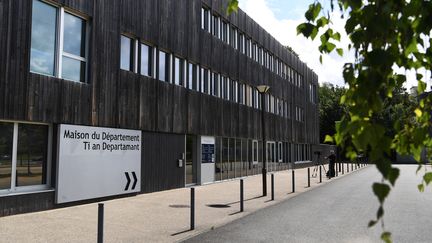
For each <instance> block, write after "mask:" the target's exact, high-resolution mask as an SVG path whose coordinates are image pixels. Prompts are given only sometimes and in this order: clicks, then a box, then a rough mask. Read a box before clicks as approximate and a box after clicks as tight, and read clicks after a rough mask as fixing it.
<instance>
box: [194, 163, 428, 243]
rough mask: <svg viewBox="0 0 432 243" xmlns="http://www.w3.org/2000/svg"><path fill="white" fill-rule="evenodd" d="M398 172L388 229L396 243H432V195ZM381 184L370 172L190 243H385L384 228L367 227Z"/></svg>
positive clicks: (409, 174)
mask: <svg viewBox="0 0 432 243" xmlns="http://www.w3.org/2000/svg"><path fill="white" fill-rule="evenodd" d="M398 167H399V168H400V169H401V176H400V178H399V180H398V181H397V183H396V187H395V188H394V189H393V190H392V192H391V193H390V195H389V198H388V199H387V200H386V202H385V218H384V219H385V221H384V223H385V224H384V226H385V229H386V230H388V231H390V232H392V238H393V242H409V243H417V242H432V230H431V222H432V190H431V188H430V187H429V188H427V189H426V190H425V192H423V193H420V192H419V191H418V190H417V184H418V183H419V182H420V181H421V177H420V174H419V175H416V173H415V171H416V166H415V165H400V166H398ZM429 170H430V167H429ZM380 178H381V177H380V176H379V174H378V172H377V170H376V169H375V167H374V166H369V167H366V168H363V169H361V170H359V171H356V172H354V173H352V174H351V175H348V176H344V177H340V178H336V179H334V181H332V182H330V183H327V184H325V185H323V186H320V187H317V188H315V189H313V190H310V191H308V192H305V193H302V194H300V195H298V196H296V197H293V198H290V199H288V200H286V201H283V202H281V203H279V204H277V205H274V206H272V207H268V208H265V209H262V210H260V211H257V212H255V213H252V214H250V215H248V216H246V217H244V218H241V219H239V220H236V221H233V222H231V223H229V224H227V225H225V226H222V227H220V228H216V229H214V230H211V231H209V232H206V233H204V234H201V235H198V236H196V237H194V238H191V239H188V240H187V241H186V242H332V243H334V242H362V243H363V242H382V241H381V240H380V234H381V232H382V228H381V224H379V225H376V226H374V227H372V228H368V227H367V224H368V222H369V221H370V220H371V219H373V218H374V217H375V215H376V211H377V209H378V201H377V199H376V197H375V196H374V195H373V192H372V187H371V185H372V183H373V182H376V181H380Z"/></svg>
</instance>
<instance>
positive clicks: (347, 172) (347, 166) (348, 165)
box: [346, 163, 349, 173]
mask: <svg viewBox="0 0 432 243" xmlns="http://www.w3.org/2000/svg"><path fill="white" fill-rule="evenodd" d="M346 165H347V173H348V172H349V164H348V163H347V164H346Z"/></svg>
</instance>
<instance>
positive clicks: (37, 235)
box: [0, 166, 356, 243]
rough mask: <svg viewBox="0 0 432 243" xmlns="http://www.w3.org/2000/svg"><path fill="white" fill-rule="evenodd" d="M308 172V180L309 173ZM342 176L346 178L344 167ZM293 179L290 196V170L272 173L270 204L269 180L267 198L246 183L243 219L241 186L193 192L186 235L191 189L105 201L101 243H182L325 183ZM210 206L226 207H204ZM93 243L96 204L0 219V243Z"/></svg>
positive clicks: (256, 182)
mask: <svg viewBox="0 0 432 243" xmlns="http://www.w3.org/2000/svg"><path fill="white" fill-rule="evenodd" d="M349 169H350V171H351V166H350V168H349ZM310 170H311V174H312V170H313V168H310ZM344 171H345V175H347V173H346V167H345V169H344ZM355 172H356V171H355ZM355 172H354V173H355ZM339 175H340V177H343V176H345V175H343V176H342V175H341V173H339ZM340 177H338V178H334V179H331V180H330V181H334V180H338V179H339V178H340ZM295 179H296V180H295V188H296V192H295V193H292V192H291V190H292V189H291V188H292V184H291V180H292V177H291V170H289V171H282V172H277V173H275V200H274V201H270V195H271V191H270V175H269V177H268V196H267V197H261V194H262V191H261V190H262V186H261V180H262V178H261V176H251V177H247V178H245V179H244V188H245V204H244V207H245V211H244V212H242V213H240V212H239V180H231V181H226V182H220V183H213V184H210V185H205V186H198V187H196V189H195V195H196V220H195V230H193V231H189V213H190V209H189V207H188V205H189V203H190V189H189V188H182V189H176V190H170V191H163V192H156V193H150V194H141V195H138V196H135V197H128V198H122V199H116V200H110V201H106V202H105V227H104V240H105V242H176V241H181V240H184V239H187V238H189V237H192V236H194V235H197V234H199V233H202V232H205V231H208V230H210V229H213V228H215V227H219V226H221V225H224V224H227V223H229V222H231V221H233V220H236V219H239V218H241V217H244V216H246V215H248V214H250V213H252V212H255V211H257V210H259V209H262V208H265V207H268V206H271V205H274V204H277V203H280V202H282V201H284V200H286V199H288V198H291V197H294V196H296V195H298V194H299V193H302V192H305V191H308V190H310V189H313V188H315V187H318V186H320V185H323V184H326V183H328V182H329V180H327V179H326V178H325V176H324V172H323V183H321V184H320V183H319V177H316V178H311V186H312V187H311V188H307V168H303V169H296V170H295ZM212 204H221V205H227V207H225V208H214V207H209V206H208V205H212ZM96 239H97V203H92V204H86V205H82V206H75V207H68V208H62V209H55V210H49V211H43V212H36V213H29V214H22V215H15V216H9V217H3V218H0V242H56V243H57V242H96Z"/></svg>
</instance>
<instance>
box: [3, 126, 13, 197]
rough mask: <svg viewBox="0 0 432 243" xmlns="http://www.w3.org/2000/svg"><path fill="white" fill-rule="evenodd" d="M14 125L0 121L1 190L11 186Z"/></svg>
mask: <svg viewBox="0 0 432 243" xmlns="http://www.w3.org/2000/svg"><path fill="white" fill-rule="evenodd" d="M13 126H14V125H13V123H5V122H0V190H2V189H9V188H10V187H11V176H12V175H11V172H12V146H13Z"/></svg>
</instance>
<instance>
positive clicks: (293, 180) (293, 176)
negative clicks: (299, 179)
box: [292, 170, 295, 192]
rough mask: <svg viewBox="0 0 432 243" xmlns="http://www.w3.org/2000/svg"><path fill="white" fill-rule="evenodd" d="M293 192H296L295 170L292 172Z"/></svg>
mask: <svg viewBox="0 0 432 243" xmlns="http://www.w3.org/2000/svg"><path fill="white" fill-rule="evenodd" d="M292 192H295V174H294V170H292Z"/></svg>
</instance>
